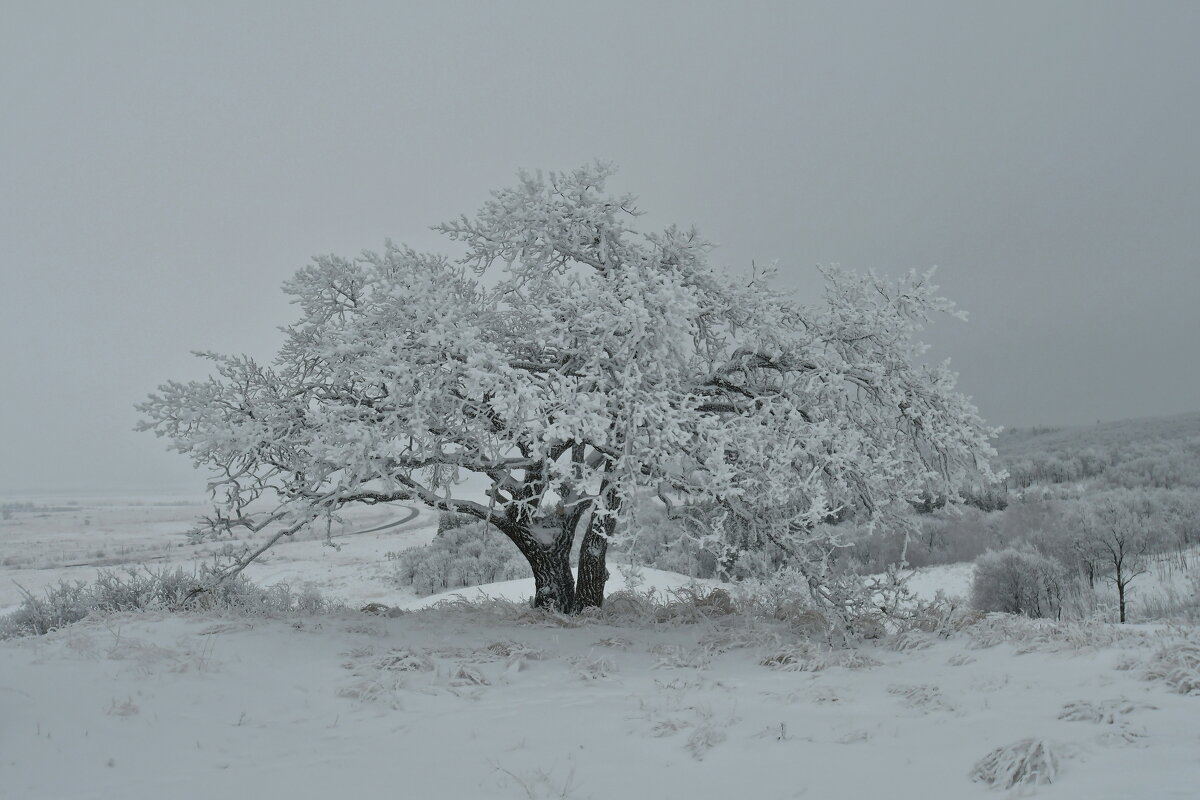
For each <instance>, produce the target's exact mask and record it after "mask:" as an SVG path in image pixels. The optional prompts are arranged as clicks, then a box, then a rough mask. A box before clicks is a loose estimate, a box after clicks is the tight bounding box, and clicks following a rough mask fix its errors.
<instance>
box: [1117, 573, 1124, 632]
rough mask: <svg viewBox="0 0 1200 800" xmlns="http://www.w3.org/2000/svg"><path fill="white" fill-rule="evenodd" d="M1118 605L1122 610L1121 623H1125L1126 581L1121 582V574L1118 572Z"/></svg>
mask: <svg viewBox="0 0 1200 800" xmlns="http://www.w3.org/2000/svg"><path fill="white" fill-rule="evenodd" d="M1117 604H1118V605H1119V606H1120V608H1121V622H1124V621H1125V581H1123V580H1121V573H1120V572H1117Z"/></svg>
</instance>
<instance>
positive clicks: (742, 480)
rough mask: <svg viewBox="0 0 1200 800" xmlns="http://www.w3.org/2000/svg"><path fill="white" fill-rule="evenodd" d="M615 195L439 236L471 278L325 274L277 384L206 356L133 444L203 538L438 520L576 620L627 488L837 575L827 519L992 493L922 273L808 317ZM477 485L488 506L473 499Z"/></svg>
mask: <svg viewBox="0 0 1200 800" xmlns="http://www.w3.org/2000/svg"><path fill="white" fill-rule="evenodd" d="M610 174H611V169H610V168H608V167H607V166H605V165H600V164H597V165H592V166H587V167H584V168H582V169H578V170H575V171H572V172H568V173H550V174H548V175H542V174H541V173H538V174H522V175H521V176H520V179H519V182H518V183H517V185H516V186H515V187H513V188H509V189H504V190H501V191H497V192H495V193H493V196H492V199H491V200H489V201H488V202H487V203H486V204H485V205H484V206H483V207H482V209H481V210H480V211H479V212H478V213H477V214H476V215H475V216H473V217H466V216H464V217H462V218H460V219H458V220H456V221H453V222H449V223H446V224H443V225H440V226H438V227H437V230H439V231H441V232H442V233H444V234H445V235H447V236H448V237H449V238H450V239H453V240H455V241H456V242H458V243H459V245H460V247H461V249H462V250H463V251H464V254H463V255H462V256H461V257H459V258H455V259H451V258H447V257H444V256H440V255H427V254H422V253H417V252H414V251H413V250H411V249H407V248H404V247H400V246H396V245H393V244H391V243H388V244H387V246H386V248H385V249H384V250H383V251H382V252H379V253H374V252H366V253H363V254H362V255H361V256H359V257H358V258H355V259H345V258H339V257H335V256H324V257H319V258H317V259H315V261H314V262H313V263H312V264H311V265H310V266H308V267H305V268H304V269H302V270H300V271H299V272H298V273H297V274H296V275H295V277H294V278H292V280H290V281H289V282H288V283H287V284H286V285H285V290H286V291H287V292H288V293H289V294H291V295H292V297H293V298H294V302H295V303H297V304H298V305H299V307H300V310H301V314H300V319H299V320H298V321H297V322H296V323H295V324H294V325H292V326H291V327H289V328H287V329H286V333H287V340H286V343H285V344H284V345H283V347H282V349H281V351H280V352H279V355H278V357H277V358H276V359H275V362H274V364H273V365H271V366H266V365H262V364H259V363H256V362H255V361H254V360H252V359H250V358H247V357H244V356H232V357H230V356H219V355H215V354H203V355H204V357H206V358H208V359H211V361H212V363H213V366H214V369H215V372H216V375H215V376H214V377H213V378H211V379H210V380H207V381H201V382H191V383H177V382H172V383H167V384H165V385H163V386H161V387H160V388H159V391H158V392H157V393H155V394H153V395H151V396H150V398H149V399H148V400H147V401H146V402H145V403H143V404H142V405H141V406H139V409H140V410H141V412H142V413H143V415H144V420H143V423H142V426H141V427H142V428H143V429H149V430H154V431H155V432H156V433H157V434H159V435H161V436H166V437H168V438H169V439H170V440H171V441H172V442H173V446H174V448H175V449H177V450H179V451H180V452H183V453H187V454H188V455H190V456H191V457H192V459H193V460H194V462H195V463H196V464H197V465H198V466H202V467H206V468H208V469H210V470H212V471H213V478H212V481H211V482H210V484H209V487H210V491H211V492H212V495H213V497H214V499H215V501H216V504H217V513H216V514H215V515H214V516H213V517H212V518H210V519H208V520H207V521H206V526H207V528H208V529H209V530H210V531H212V532H216V533H219V532H222V531H229V530H232V529H234V528H236V527H239V526H240V527H246V528H249V529H252V530H262V529H264V528H267V526H272V527H271V530H273V531H274V535H273V536H271V537H269V538H268V540H267V545H264V547H265V546H268V545H269V544H270V543H271V542H273V541H275V540H277V539H279V538H280V537H282V536H288V535H291V534H294V533H295V532H297V531H299V530H301V529H302V528H303V527H305V526H308V525H312V524H314V523H317V522H319V521H321V520H326V519H329V518H332V517H334V516H335V515H336V514H337V512H338V510H339V509H341V508H343V507H344V506H347V505H348V504H353V503H382V502H389V501H400V500H407V501H419V502H422V503H425V504H427V505H428V506H431V507H433V508H437V509H442V510H445V511H451V512H455V513H459V514H468V515H471V516H474V517H477V518H479V519H480V520H484V521H485V522H486V523H487V524H488V525H490V526H492V527H493V528H494V529H495V530H496V531H499V532H500V533H501V534H503V535H505V536H507V537H508V538H509V539H510V540H512V542H513V543H514V544H515V545H516V546H517V548H519V549H520V551H521V553H522V554H523V555H524V556H525V558H526V559H527V560H528V561H529V564H530V566H531V568H532V571H533V574H534V577H535V583H536V596H535V603H536V604H537V605H539V606H545V607H552V608H555V609H558V610H560V611H576V610H579V609H582V608H586V607H589V606H598V605H600V604H601V602H602V600H603V596H604V583H605V579H606V577H607V571H606V569H605V554H606V549H607V546H608V542H609V540H610V539H611V538H612V537H613V536H616V535H619V533H620V530H621V521H622V519H623V518H625V517H626V516H627V514H628V513H630V509H632V508H633V505H634V504H632V503H631V502H629V501H630V499H631V497H632V495H633V493H634V492H636V491H641V492H643V493H644V492H646V491H651V492H654V493H656V494H657V495H658V497H660V498H661V499H662V501H663V502H664V503H665V504H667V506H668V507H669V508H670V509H671V511H672V513H680V512H681V510H686V509H687V508H688V507H689V506H694V505H695V504H696V503H704V504H707V506H708V507H715V508H717V509H719V511H718V512H717V513H715V514H714V515H713V519H712V520H711V525H708V526H707V529H706V532H705V533H704V534H702V535H704V536H707V537H710V538H712V540H713V541H714V542H719V540H720V538H721V536H722V535H723V533H722V532H723V531H724V530H725V529H726V528H728V527H737V528H738V529H739V530H744V529H745V525H743V524H739V525H737V526H729V525H726V524H724V522H725V521H727V520H729V519H735V518H736V519H738V520H742V521H745V520H751V521H753V522H754V524H755V525H757V526H759V528H761V531H762V533H763V535H764V536H769V537H771V538H772V539H774V540H775V541H777V542H779V543H782V544H783V545H785V546H787V547H789V548H792V549H793V550H794V551H795V552H797V553H798V554H801V555H802V556H803V557H804V558H813V559H819V558H820V557H821V553H822V552H827V549H828V547H829V546H831V545H834V544H836V541H834V534H833V533H831V532H830V531H832V530H833V527H832V526H829V525H822V524H821V523H822V522H823V521H825V520H827V519H829V518H830V517H831V515H834V514H838V513H843V512H845V511H847V510H849V509H854V510H855V513H856V514H858V515H860V518H861V519H869V518H871V517H874V516H878V515H880V514H887V513H890V512H891V511H892V510H893V509H898V508H902V507H907V505H908V504H909V502H910V501H912V500H914V499H915V498H917V497H919V496H921V495H922V493H925V492H930V493H933V494H935V495H951V496H953V495H954V493H955V491H956V490H957V489H958V488H959V487H960V486H961V485H962V480H963V478H964V476H966V475H967V474H968V473H981V474H982V476H983V478H984V479H990V478H992V477H993V476H992V475H991V474H990V470H989V468H988V463H987V462H988V458H989V457H990V456H991V455H992V454H993V451H992V449H991V447H990V445H989V443H988V440H989V437H990V436H991V435H992V434H993V432H992V431H991V430H989V429H988V428H987V427H986V426H985V425H984V423H983V422H982V421H981V419H980V418H979V416H978V414H977V412H976V410H975V408H974V407H973V406H972V404H971V403H970V401H969V400H968V399H967V398H965V397H964V396H963V395H961V394H959V393H958V392H956V391H955V388H954V384H955V375H954V374H953V373H952V372H951V371H950V370H949V369H948V367H947V366H946V365H944V364H942V365H929V364H926V363H924V362H923V360H922V353H923V352H924V347H923V345H921V344H920V343H918V342H917V341H916V339H915V336H916V334H917V332H918V331H920V330H921V329H922V327H923V325H924V324H925V323H926V322H928V321H929V320H930V319H931V317H932V316H933V315H935V314H937V313H942V312H944V313H949V314H952V315H960V314H959V312H957V311H955V310H954V307H953V304H952V303H950V302H949V301H947V300H945V299H944V298H942V297H940V296H939V295H938V294H937V292H936V287H935V286H933V285H931V283H930V280H929V277H930V276H929V275H928V274H923V275H922V274H917V273H910V274H909V275H907V276H905V277H903V278H902V279H900V280H896V281H890V280H885V279H883V278H880V277H878V276H876V275H874V274H868V275H857V274H852V273H850V272H846V271H842V270H840V269H836V268H830V269H825V270H823V272H824V276H825V278H826V282H827V285H826V291H825V296H824V298H823V299H822V300H821V301H820V302H817V303H814V304H811V305H802V304H800V303H799V302H797V301H796V300H794V299H793V298H792V297H790V296H789V295H788V294H786V293H784V292H781V291H780V290H779V288H778V287H776V286H775V285H773V284H772V283H771V273H770V272H769V271H760V270H756V271H754V272H752V273H751V274H745V275H738V274H731V273H726V272H723V271H720V270H718V269H715V268H714V267H713V266H712V265H711V264H710V262H709V256H710V251H711V245H710V244H709V243H708V242H706V241H705V240H704V239H703V238H701V236H700V235H699V234H698V233H697V232H696V231H695V230H694V229H692V230H683V229H679V228H675V227H671V228H668V229H666V230H665V231H662V232H659V233H640V232H638V231H637V230H636V229H635V228H634V223H635V221H636V218H637V216H638V214H639V212H638V211H637V210H636V208H635V206H634V199H633V198H632V197H630V196H623V197H613V196H610V195H608V194H606V193H605V182H606V180H607V179H608V178H609V176H610ZM960 316H961V315H960ZM467 474H474V475H476V476H482V478H483V479H484V480H485V481H486V483H487V486H488V488H487V491H486V496H484V497H482V498H481V497H464V496H462V492H461V491H458V490H457V488H456V487H458V485H459V483H460V481H461V479H462V478H463V477H464V476H466V475H467ZM265 500H270V501H271V508H270V510H267V511H256V510H255V509H256V508H260V507H261V506H262V501H265ZM254 501H260V502H258V503H254ZM252 503H254V505H253V506H252V505H251V504H252ZM576 537H581V539H582V542H581V548H580V557H579V563H578V572H577V574H576V575H572V572H571V565H570V560H569V555H570V551H571V548H572V543H573V542H574V541H575V538H576ZM260 552H261V550H260ZM254 555H255V553H250V554H248V556H247V558H249V557H253V556H254ZM246 563H248V562H247V560H246V559H242V560H241V561H240V562H239V563H238V564H237V565H236V566H235V567H233V570H234V571H237V570H240V569H241V568H242V567H243V566H244V565H245V564H246ZM814 574H816V573H814ZM816 584H819V580H817V581H816V582H815V583H814V588H816V589H819V588H820V587H819V586H817V585H816Z"/></svg>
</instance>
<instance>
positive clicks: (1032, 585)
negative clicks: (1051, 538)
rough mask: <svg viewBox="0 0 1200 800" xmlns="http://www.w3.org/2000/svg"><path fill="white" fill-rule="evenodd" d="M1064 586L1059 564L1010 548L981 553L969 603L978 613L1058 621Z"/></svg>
mask: <svg viewBox="0 0 1200 800" xmlns="http://www.w3.org/2000/svg"><path fill="white" fill-rule="evenodd" d="M1067 583H1068V577H1067V574H1066V570H1065V569H1064V568H1063V566H1062V564H1060V563H1059V562H1058V561H1056V560H1054V559H1052V558H1047V557H1046V556H1043V555H1039V554H1038V553H1036V552H1034V551H1032V550H1018V549H1016V548H1011V547H1010V548H1007V549H1005V550H1000V551H995V552H989V553H984V554H983V555H982V556H980V557H979V559H978V560H977V561H976V562H975V581H974V583H973V585H972V587H971V602H972V604H973V605H974V606H975V608H976V609H978V610H980V611H1004V612H1007V613H1009V614H1025V615H1026V616H1030V617H1055V618H1061V616H1062V606H1063V597H1064V595H1065V594H1066V591H1067Z"/></svg>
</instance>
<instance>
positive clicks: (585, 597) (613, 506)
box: [575, 498, 620, 611]
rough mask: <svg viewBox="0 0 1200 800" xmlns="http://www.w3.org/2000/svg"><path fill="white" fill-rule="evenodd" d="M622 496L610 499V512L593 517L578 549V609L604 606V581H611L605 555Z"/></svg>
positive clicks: (576, 597) (576, 599) (576, 603)
mask: <svg viewBox="0 0 1200 800" xmlns="http://www.w3.org/2000/svg"><path fill="white" fill-rule="evenodd" d="M619 508H620V500H619V499H616V498H614V499H610V500H609V511H610V512H611V513H610V514H606V515H605V516H604V517H602V518H599V519H597V518H593V519H592V520H591V522H590V523H589V524H588V528H587V532H586V533H585V534H584V536H583V544H582V546H581V547H580V548H579V578H578V580H577V581H576V584H575V610H576V611H582V610H583V609H585V608H600V607H601V606H602V605H604V584H605V582H607V581H608V567H607V566H606V565H605V557H606V555H607V553H608V540H609V537H611V536H612V534H613V532H614V531H615V530H616V526H617V516H616V514H617V510H618V509H619Z"/></svg>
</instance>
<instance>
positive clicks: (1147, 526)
mask: <svg viewBox="0 0 1200 800" xmlns="http://www.w3.org/2000/svg"><path fill="white" fill-rule="evenodd" d="M1080 512H1081V513H1078V514H1077V515H1076V516H1075V520H1076V525H1077V526H1078V527H1077V531H1078V536H1077V539H1076V542H1077V547H1078V549H1079V552H1080V557H1081V560H1082V561H1083V563H1085V564H1087V565H1089V566H1092V567H1093V568H1094V569H1096V570H1097V571H1098V570H1103V577H1104V578H1105V579H1106V580H1108V581H1109V582H1111V583H1112V584H1113V586H1115V587H1116V588H1117V603H1118V607H1119V610H1120V621H1121V622H1125V621H1126V608H1127V605H1128V599H1129V586H1130V584H1131V583H1133V581H1134V579H1135V578H1137V577H1138V576H1139V575H1143V574H1145V572H1146V570H1147V569H1148V566H1149V565H1148V563H1147V555H1148V554H1149V552H1150V546H1151V531H1152V526H1153V518H1152V515H1151V509H1150V508H1149V507H1148V506H1147V504H1146V502H1145V498H1144V496H1143V494H1142V493H1140V492H1137V491H1134V490H1129V489H1121V490H1116V491H1111V492H1105V493H1104V494H1101V495H1098V496H1096V497H1095V498H1092V499H1091V500H1089V501H1087V504H1086V505H1085V506H1084V507H1083V508H1082V509H1080Z"/></svg>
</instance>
